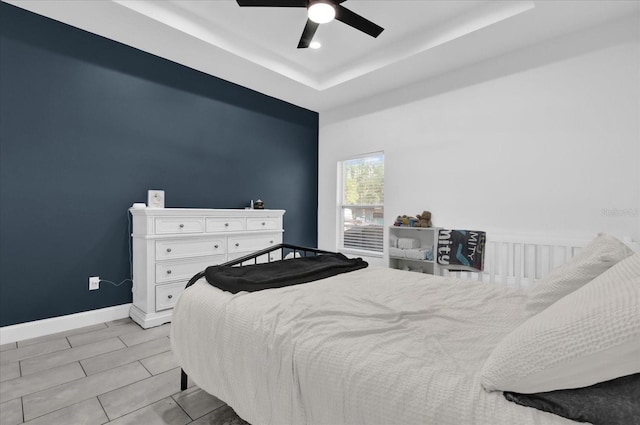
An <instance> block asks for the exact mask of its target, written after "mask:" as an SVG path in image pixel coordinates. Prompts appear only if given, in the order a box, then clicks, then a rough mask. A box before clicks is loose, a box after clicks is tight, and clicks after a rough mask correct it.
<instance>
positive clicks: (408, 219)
mask: <svg viewBox="0 0 640 425" xmlns="http://www.w3.org/2000/svg"><path fill="white" fill-rule="evenodd" d="M393 225H394V226H396V227H433V223H432V222H431V212H429V211H423V212H422V214H418V215H417V216H415V217H412V216H408V215H399V216H398V217H396V221H395V222H394V223H393Z"/></svg>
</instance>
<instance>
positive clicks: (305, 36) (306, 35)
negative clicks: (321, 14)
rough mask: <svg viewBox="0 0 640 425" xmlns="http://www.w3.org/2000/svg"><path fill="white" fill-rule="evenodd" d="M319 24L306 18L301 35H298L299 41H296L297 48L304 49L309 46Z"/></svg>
mask: <svg viewBox="0 0 640 425" xmlns="http://www.w3.org/2000/svg"><path fill="white" fill-rule="evenodd" d="M319 26H320V24H316V23H315V22H313V21H312V20H311V19H307V24H306V25H305V26H304V30H303V31H302V37H300V42H299V43H298V49H306V48H307V47H309V44H311V40H313V36H314V34H315V33H316V31H317V29H318V27H319Z"/></svg>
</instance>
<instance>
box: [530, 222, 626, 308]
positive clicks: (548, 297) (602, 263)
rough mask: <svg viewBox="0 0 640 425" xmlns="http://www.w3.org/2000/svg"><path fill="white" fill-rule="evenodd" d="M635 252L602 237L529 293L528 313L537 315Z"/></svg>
mask: <svg viewBox="0 0 640 425" xmlns="http://www.w3.org/2000/svg"><path fill="white" fill-rule="evenodd" d="M631 254H633V251H632V250H631V249H630V248H629V247H628V246H626V245H625V244H624V243H622V242H620V241H619V240H617V239H616V238H614V237H613V236H609V235H607V234H604V233H600V234H599V235H598V237H597V238H595V239H594V240H593V241H591V243H589V245H587V246H586V247H584V248H583V249H582V250H581V251H580V252H578V253H577V254H576V255H575V256H574V257H573V258H571V259H570V260H569V261H568V262H566V263H565V264H563V265H561V266H559V267H557V268H555V269H553V270H552V271H551V272H550V273H549V274H548V275H547V276H545V277H544V278H543V279H540V281H538V282H537V283H536V284H535V286H534V287H533V288H531V290H530V292H529V298H528V300H527V303H526V305H525V310H526V311H528V312H530V313H537V312H539V311H542V310H544V309H545V308H547V307H549V306H550V305H551V304H553V303H554V302H556V301H558V300H559V299H560V298H562V297H564V296H565V295H567V294H570V293H571V292H573V291H575V290H576V289H578V288H581V287H582V286H583V285H585V284H587V283H588V282H590V281H591V280H593V279H594V278H596V277H597V276H599V275H601V274H602V273H604V272H605V271H606V270H607V269H609V268H610V267H611V266H613V265H614V264H616V263H617V262H619V261H621V260H623V259H625V258H627V257H628V256H629V255H631Z"/></svg>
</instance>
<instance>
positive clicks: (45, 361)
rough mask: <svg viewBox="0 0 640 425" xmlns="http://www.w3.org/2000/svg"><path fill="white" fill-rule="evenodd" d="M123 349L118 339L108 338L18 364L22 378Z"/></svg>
mask: <svg viewBox="0 0 640 425" xmlns="http://www.w3.org/2000/svg"><path fill="white" fill-rule="evenodd" d="M124 347H125V345H124V344H123V343H122V341H120V340H119V339H118V338H110V339H106V340H104V341H97V342H94V343H92V344H87V345H81V346H79V347H74V348H69V349H67V350H64V351H59V352H56V353H51V354H46V355H44V356H40V357H38V358H32V359H28V360H24V361H22V362H20V367H21V368H22V376H25V375H29V374H32V373H36V372H40V371H42V370H46V369H51V368H53V367H56V366H61V365H63V364H67V363H72V362H76V361H79V360H84V359H88V358H90V357H93V356H98V355H100V354H104V353H108V352H110V351H115V350H119V349H120V348H124Z"/></svg>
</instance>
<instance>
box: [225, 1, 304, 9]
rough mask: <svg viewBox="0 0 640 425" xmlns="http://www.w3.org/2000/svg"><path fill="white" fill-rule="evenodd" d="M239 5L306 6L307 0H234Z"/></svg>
mask: <svg viewBox="0 0 640 425" xmlns="http://www.w3.org/2000/svg"><path fill="white" fill-rule="evenodd" d="M236 2H238V5H239V6H250V7H251V6H253V7H307V0H236Z"/></svg>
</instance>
